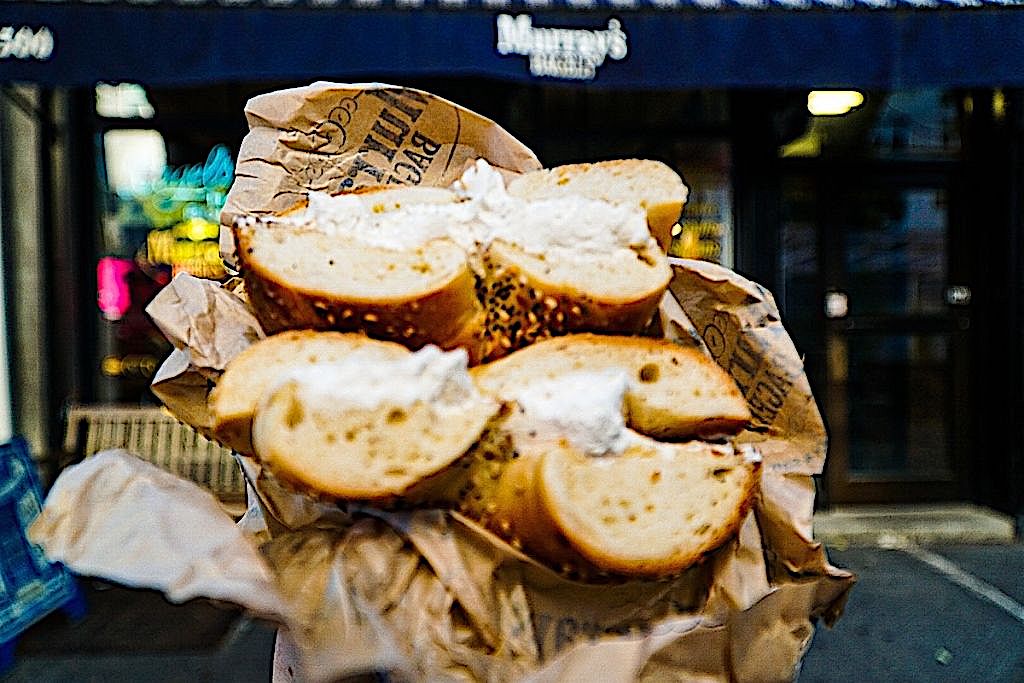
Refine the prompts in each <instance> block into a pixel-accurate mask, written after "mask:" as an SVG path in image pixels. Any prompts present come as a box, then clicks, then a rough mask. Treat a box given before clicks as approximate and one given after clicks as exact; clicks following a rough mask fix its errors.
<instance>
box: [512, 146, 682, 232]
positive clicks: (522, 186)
mask: <svg viewBox="0 0 1024 683" xmlns="http://www.w3.org/2000/svg"><path fill="white" fill-rule="evenodd" d="M508 191H509V194H512V195H515V196H518V197H532V198H534V199H549V198H553V197H564V196H567V195H581V196H584V197H590V198H591V199H600V200H603V201H606V202H609V203H612V204H637V205H639V206H640V207H641V208H643V209H644V211H646V212H647V224H648V226H650V229H651V235H653V236H654V239H656V240H657V241H658V244H659V245H660V246H661V248H662V249H663V250H664V251H666V252H667V251H668V247H669V245H670V244H671V242H672V226H673V225H675V224H676V222H677V221H678V220H679V216H680V214H681V213H682V211H683V206H684V205H685V204H686V199H687V195H688V194H689V191H688V189H687V187H686V185H684V184H683V180H682V178H680V177H679V174H677V173H676V172H675V171H673V170H672V169H671V168H669V167H668V166H667V165H665V164H663V163H661V162H660V161H653V160H650V159H614V160H610V161H598V162H594V163H584V164H567V165H565V166H556V167H554V168H549V169H544V170H540V171H531V172H529V173H524V174H523V175H520V176H518V177H516V178H515V179H513V180H512V181H511V182H509V184H508Z"/></svg>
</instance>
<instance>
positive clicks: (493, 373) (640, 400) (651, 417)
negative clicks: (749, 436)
mask: <svg viewBox="0 0 1024 683" xmlns="http://www.w3.org/2000/svg"><path fill="white" fill-rule="evenodd" d="M615 370H620V371H622V372H623V373H625V375H626V377H627V378H628V384H627V388H626V394H625V406H624V409H625V413H626V422H627V424H628V425H629V426H630V427H631V428H633V429H635V430H636V431H638V432H640V433H642V434H646V435H648V436H652V437H655V438H658V439H667V440H678V439H688V438H692V437H695V436H699V437H714V436H720V435H731V434H736V433H738V432H739V431H741V430H742V429H743V428H744V427H745V426H746V425H747V423H748V422H749V421H750V410H749V408H748V407H747V404H746V401H745V400H744V398H743V395H742V394H741V393H740V391H739V388H738V387H737V386H736V383H735V382H734V381H733V379H732V377H730V376H729V374H728V373H727V372H726V371H725V370H723V369H722V368H721V367H720V366H719V365H718V364H717V363H716V362H715V361H714V360H713V359H712V358H710V357H709V356H708V355H707V354H705V353H703V352H702V351H701V350H699V349H697V348H695V347H689V346H681V345H679V344H676V343H674V342H671V341H668V340H665V339H652V338H647V337H625V336H618V335H598V334H573V335H568V336H564V337H557V338H554V339H547V340H543V341H540V342H537V343H535V344H533V345H531V346H527V347H526V348H523V349H520V350H518V351H516V352H515V353H512V354H510V355H508V356H506V357H505V358H502V359H500V360H497V361H494V362H492V363H487V364H485V365H481V366H478V367H475V368H473V369H472V371H471V372H472V375H473V379H474V381H476V383H477V385H478V386H479V387H480V388H481V390H483V391H484V392H487V393H490V394H492V395H494V396H496V397H498V398H501V399H504V400H510V399H513V398H514V397H515V395H516V394H517V393H518V392H519V391H520V390H521V389H522V388H523V387H525V386H527V385H529V384H530V383H534V382H541V381H548V380H554V379H556V378H558V377H563V376H565V375H567V374H568V373H571V372H580V371H586V372H602V371H615Z"/></svg>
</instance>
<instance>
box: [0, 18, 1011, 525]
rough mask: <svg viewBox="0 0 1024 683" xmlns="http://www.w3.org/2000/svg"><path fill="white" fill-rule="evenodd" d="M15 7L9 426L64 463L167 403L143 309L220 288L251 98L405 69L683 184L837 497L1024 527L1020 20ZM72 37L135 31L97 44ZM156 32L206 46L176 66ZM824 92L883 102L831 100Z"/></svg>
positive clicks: (159, 343) (403, 79) (690, 240)
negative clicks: (144, 162)
mask: <svg viewBox="0 0 1024 683" xmlns="http://www.w3.org/2000/svg"><path fill="white" fill-rule="evenodd" d="M812 5H813V6H812ZM11 7H13V8H14V10H15V11H14V12H13V13H12V14H11V19H10V23H11V28H12V31H13V33H12V35H22V38H21V43H19V45H20V47H19V48H18V49H19V50H20V52H19V53H18V54H20V55H22V56H18V57H7V58H5V59H3V60H0V69H6V70H5V71H0V76H2V80H4V81H5V82H6V85H5V86H4V98H3V101H2V104H0V112H2V114H0V115H2V122H3V129H2V131H3V138H2V146H0V156H2V167H0V168H2V171H3V174H2V175H3V194H2V200H3V212H2V214H0V216H2V221H3V222H2V225H0V228H2V231H3V237H4V241H3V256H4V271H5V274H4V285H5V288H6V292H7V297H6V319H7V326H6V328H7V346H8V349H9V358H10V360H9V362H8V365H7V367H8V368H9V372H10V387H11V391H10V394H9V395H10V406H11V410H10V422H11V425H12V427H11V428H12V430H14V431H17V432H20V433H25V434H27V435H28V436H29V437H30V439H31V440H32V442H33V444H34V446H35V447H36V450H37V452H38V453H39V454H41V457H43V458H46V457H47V456H46V455H45V454H46V453H49V452H51V451H53V450H55V449H56V448H57V447H58V446H59V443H60V434H61V429H62V426H61V423H60V419H59V417H58V416H59V415H60V414H61V410H62V409H63V407H64V406H65V405H66V404H67V403H68V402H80V403H95V402H117V403H140V402H142V403H146V402H153V401H154V399H153V398H152V396H151V394H149V392H148V389H147V385H148V381H149V378H150V377H151V376H152V372H153V371H154V370H155V367H156V363H157V362H158V361H159V360H161V359H162V355H163V354H165V353H166V352H167V350H168V347H167V346H166V342H164V341H163V340H162V338H161V337H160V335H159V334H158V333H156V334H154V330H153V329H152V328H151V326H150V325H148V321H147V319H146V318H145V316H144V313H143V312H142V308H143V307H144V304H145V303H146V301H147V300H148V298H149V297H151V296H152V294H153V293H155V291H156V290H157V289H158V288H159V287H160V286H162V284H163V283H165V282H166V281H167V278H168V277H169V275H170V274H171V273H173V272H174V270H175V269H188V270H192V271H193V272H198V274H206V275H209V276H216V275H217V273H214V272H212V271H209V270H207V271H204V270H203V269H204V268H210V269H216V267H217V266H216V259H215V258H213V259H210V258H208V256H209V254H210V253H211V252H210V245H211V243H212V236H211V234H210V233H209V232H207V229H208V226H207V225H206V224H208V223H210V222H211V221H212V220H213V219H212V218H211V216H213V215H215V211H216V207H217V201H218V199H221V200H222V198H223V197H222V193H223V190H224V187H225V185H224V183H225V182H229V178H225V174H224V166H225V159H230V158H232V156H233V155H234V154H235V153H237V150H238V145H239V143H240V141H241V138H242V136H243V135H244V134H245V132H246V126H245V121H244V118H243V116H242V111H243V107H244V104H245V101H246V100H247V99H248V98H249V97H251V96H253V95H255V94H259V93H261V92H266V91H269V90H274V89H278V88H280V87H285V86H290V85H299V84H305V83H308V82H310V81H311V80H316V79H327V80H338V81H359V80H379V81H384V82H391V83H395V84H399V85H403V86H409V87H417V88H421V89H424V90H427V91H430V92H433V93H435V94H438V95H441V96H444V97H447V98H448V99H451V100H453V101H455V102H458V103H459V104H462V105H463V106H466V107H468V108H470V109H472V110H474V111H477V112H479V113H481V114H484V115H486V116H488V117H490V118H492V119H494V120H495V121H497V122H498V123H500V124H501V125H502V126H503V127H505V128H506V129H507V130H509V131H510V132H512V133H513V134H514V135H516V136H517V137H518V138H520V139H521V140H522V141H523V142H525V143H526V144H527V145H528V146H529V147H531V149H533V150H534V151H535V152H536V153H537V155H538V157H539V158H540V159H541V161H542V162H543V163H544V164H545V165H549V166H550V165H555V164H559V163H567V162H574V161H584V160H593V159H602V158H615V157H647V158H654V159H660V160H662V161H665V162H666V163H668V164H669V165H671V166H672V167H674V168H675V169H677V170H678V171H679V172H680V173H681V174H682V175H683V176H684V178H685V179H686V181H687V183H688V184H689V185H690V186H691V189H692V194H691V200H690V203H689V204H688V206H687V208H686V210H685V212H684V215H683V217H682V220H681V224H680V230H679V233H678V235H677V238H676V240H675V243H674V245H673V250H674V253H675V254H676V255H679V256H686V257H695V258H705V259H709V260H714V261H718V262H720V263H723V264H725V265H727V266H730V267H733V268H735V269H736V270H737V271H738V272H740V273H741V274H743V275H746V276H747V277H750V278H752V279H754V280H757V281H758V282H760V283H762V284H764V285H765V286H767V287H768V288H769V289H770V290H771V291H772V292H773V293H774V294H775V297H776V300H777V302H778V304H779V306H780V309H781V311H782V314H783V322H784V323H785V324H786V326H787V328H788V329H789V330H790V332H791V335H792V337H793V339H794V342H795V343H796V345H797V348H798V350H799V351H800V352H801V354H802V355H803V356H804V358H805V363H806V368H807V372H808V375H809V377H810V379H811V384H812V388H813V389H814V392H815V395H816V397H817V399H818V402H819V405H820V407H821V409H822V412H823V414H824V416H825V419H826V424H827V428H828V431H829V438H830V452H829V458H828V464H827V469H826V471H825V473H824V474H823V475H822V477H821V478H820V484H821V487H820V494H821V495H820V496H819V501H820V504H822V505H826V506H827V505H836V504H849V503H907V502H920V501H943V500H967V501H974V502H978V503H981V504H984V505H989V506H992V507H995V508H997V509H1000V510H1002V511H1004V512H1007V513H1010V514H1015V515H1020V514H1021V513H1022V512H1024V498H1022V493H1021V492H1022V491H1024V461H1022V456H1021V452H1020V451H1021V449H1020V446H1019V443H1020V442H1021V438H1020V437H1021V436H1024V435H1022V434H1020V433H1019V432H1020V431H1021V427H1020V426H1019V424H1018V422H1017V420H1016V419H1015V418H1016V415H1017V414H1019V412H1020V408H1021V406H1022V402H1024V401H1022V399H1024V397H1022V386H1024V382H1022V381H1021V380H1022V379H1024V367H1022V365H1024V363H1022V361H1024V344H1022V339H1021V324H1020V322H1021V321H1020V317H1021V305H1022V302H1021V290H1022V284H1024V263H1022V258H1024V254H1022V250H1021V245H1020V240H1021V237H1020V235H1021V227H1022V226H1021V225H1020V223H1021V211H1020V200H1021V196H1022V194H1021V191H1022V189H1024V184H1022V181H1024V177H1022V170H1021V163H1020V154H1021V142H1022V140H1021V137H1022V133H1024V98H1022V91H1021V90H1020V89H1019V88H1020V87H1021V86H1024V67H1021V66H1019V64H1018V63H1017V61H1018V60H1016V59H1014V58H1013V57H1012V56H1011V55H1012V54H1013V53H1014V50H1015V49H1016V47H1019V46H1022V45H1024V22H1021V21H1020V20H1021V18H1022V17H1024V14H1021V13H1019V12H1018V11H1017V10H1016V9H1015V8H1007V7H999V8H996V7H988V6H986V5H984V3H983V4H982V6H980V7H974V8H958V7H955V6H953V5H952V4H950V5H948V6H946V5H944V6H941V7H939V6H936V7H917V6H915V7H911V5H910V4H909V3H893V4H892V6H885V7H882V6H872V7H868V6H867V5H866V4H861V3H857V2H852V3H849V4H848V5H839V4H835V5H829V6H825V5H823V4H822V5H814V3H809V4H808V5H807V7H803V6H800V7H797V6H796V5H794V4H791V3H790V4H787V3H765V4H763V5H757V6H753V5H742V4H735V5H732V4H721V5H714V6H712V5H710V4H700V5H698V4H693V5H685V6H684V5H682V4H679V3H671V2H665V3H652V4H651V5H650V6H646V5H645V6H641V5H639V4H635V5H634V4H630V5H628V6H627V5H624V4H622V3H618V4H615V5H599V4H588V5H587V6H586V7H583V6H579V5H578V4H575V3H567V4H565V5H559V4H556V3H542V4H540V5H538V4H536V3H534V4H532V5H530V4H524V5H522V6H520V5H519V4H515V3H507V4H505V3H497V4H496V3H489V4H488V3H484V4H481V5H479V6H477V5H472V6H470V5H468V4H459V5H457V6H456V5H454V4H449V5H437V6H433V5H431V6H423V5H416V6H413V5H408V6H406V5H402V4H399V3H396V4H395V5H394V6H390V5H389V6H383V5H381V6H377V5H374V6H372V7H371V6H364V5H357V4H352V5H351V6H350V5H344V6H343V5H341V4H324V3H321V4H317V5H315V6H314V5H312V4H310V6H305V5H303V6H299V5H298V4H295V5H292V6H289V7H280V8H269V7H268V6H263V5H256V4H251V3H250V4H246V5H231V6H228V5H226V4H224V5H221V4H218V5H214V4H213V3H211V4H209V5H204V6H202V7H191V6H190V7H188V8H185V7H181V6H177V5H164V6H161V8H162V10H163V13H162V15H161V16H162V19H161V22H160V23H156V22H154V21H153V15H152V12H151V10H152V9H153V8H152V7H149V8H147V7H142V6H135V5H132V4H128V5H125V6H120V7H113V6H102V7H101V6H95V5H84V4H83V5H76V4H74V3H71V4H67V5H61V6H57V5H50V4H36V3H31V2H28V3H26V2H14V3H11ZM74 22H77V25H78V26H79V27H81V26H93V27H94V28H95V29H96V31H101V30H103V31H106V32H107V33H108V34H111V40H110V45H111V46H110V47H109V49H108V51H107V52H106V53H105V54H104V57H103V59H97V57H96V56H95V54H94V53H95V52H96V50H95V49H94V48H95V46H89V45H78V44H77V42H76V41H77V40H78V39H77V38H72V37H70V33H69V29H68V28H67V27H68V26H69V25H70V24H71V23H74ZM1018 24H1020V25H1021V28H1017V26H1018ZM342 26H343V27H342ZM26 27H27V28H26ZM243 27H244V29H243ZM23 28H24V29H25V30H24V31H23V30H22V29H23ZM44 28H45V29H46V31H43V29H44ZM130 29H131V30H130ZM47 32H48V33H47ZM79 33H82V31H79ZM84 33H85V34H89V32H88V31H84ZM157 33H159V35H162V36H164V37H169V36H181V37H182V42H184V41H185V38H187V39H188V41H189V45H190V48H189V52H188V54H187V55H184V56H182V55H180V54H177V57H176V60H171V61H167V60H168V59H170V52H171V51H172V49H171V48H170V47H168V43H171V44H173V41H169V40H165V41H156V42H159V43H160V44H159V45H158V46H153V42H154V41H153V40H152V38H153V36H154V35H155V34H157ZM29 34H31V35H29ZM0 35H5V34H0ZM225 35H231V36H232V39H231V40H225V39H224V36H225ZM47 36H49V37H47ZM147 36H148V38H149V40H148V41H147V40H145V38H146V37H147ZM12 40H13V38H12ZM951 41H955V44H956V45H959V46H962V49H957V50H949V49H939V48H938V47H937V46H943V45H945V46H948V45H951V44H954V43H953V42H951ZM51 42H52V45H51V44H50V43H51ZM257 44H258V45H259V46H260V49H259V50H253V49H247V48H246V46H249V47H250V48H251V47H252V46H253V45H257ZM147 46H148V47H149V49H148V50H147V49H146V48H147ZM175 49H177V46H176V47H175ZM13 50H14V47H11V54H14V52H13ZM48 50H49V52H48ZM74 58H77V61H74ZM118 84H134V85H132V87H129V88H122V89H120V90H118V87H119V85H118ZM822 90H825V91H836V90H849V91H855V92H856V93H857V94H858V95H859V96H860V97H861V100H860V101H859V102H857V103H856V104H854V105H852V108H851V109H850V110H849V111H847V112H846V113H843V114H834V113H831V114H829V113H817V114H816V113H812V112H811V111H810V109H809V104H810V103H809V101H808V97H809V94H810V93H811V92H812V91H822ZM140 93H141V95H140ZM126 141H127V142H126ZM126 144H134V145H136V147H134V149H139V147H137V145H143V147H145V146H146V145H148V146H149V147H147V149H150V150H151V151H153V155H150V157H148V158H151V159H157V161H156V162H153V163H155V164H156V166H158V167H159V168H157V169H156V171H157V175H158V176H159V178H160V181H161V182H160V183H158V184H157V187H156V189H155V190H154V189H153V187H154V186H153V184H152V183H151V184H150V187H149V189H148V190H147V191H148V192H149V194H148V195H145V193H142V194H143V195H145V196H140V195H139V194H138V193H136V194H132V193H131V192H130V191H129V190H128V189H126V187H127V186H126V183H128V184H130V183H129V180H125V178H128V179H130V178H131V174H132V172H136V173H150V175H152V174H153V172H154V170H153V168H149V169H141V170H140V169H138V168H135V169H133V168H132V167H131V158H132V157H131V155H129V156H128V157H125V155H124V154H121V153H119V152H118V151H117V150H118V149H121V148H124V145H126ZM154 155H155V156H154ZM126 158H127V159H128V161H126ZM126 164H127V166H126ZM151 165H152V164H151ZM161 169H162V170H161ZM161 193H163V194H161ZM122 290H124V291H128V292H129V294H128V296H127V298H122V297H120V295H119V292H121V291H122ZM43 312H45V314H43Z"/></svg>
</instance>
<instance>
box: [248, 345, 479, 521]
mask: <svg viewBox="0 0 1024 683" xmlns="http://www.w3.org/2000/svg"><path fill="white" fill-rule="evenodd" d="M466 363H467V358H466V354H465V352H463V351H461V350H459V351H453V352H450V353H445V352H442V351H441V350H439V349H438V348H437V347H435V346H427V347H424V348H423V349H420V350H419V351H417V352H416V353H410V352H406V354H405V355H404V356H403V357H400V358H397V359H382V358H380V357H379V356H377V357H375V356H371V355H368V354H366V353H365V352H363V351H361V350H357V351H354V352H353V353H352V354H350V355H349V356H348V357H346V358H345V359H343V360H342V362H341V363H339V364H335V365H324V364H321V365H310V366H307V367H305V368H300V369H297V370H296V371H293V372H291V373H289V374H288V375H287V376H286V377H285V378H284V379H283V380H282V381H281V383H280V384H279V385H278V386H277V387H276V388H275V389H273V390H272V391H271V392H270V393H269V394H268V395H267V396H266V398H265V399H264V400H263V401H262V402H261V403H260V405H259V406H258V407H257V409H256V413H255V416H254V418H253V425H252V443H253V449H254V451H255V454H256V457H257V458H258V459H259V460H260V461H261V462H262V463H263V464H265V465H266V466H267V467H268V468H269V469H270V470H271V471H272V472H273V473H274V474H275V475H276V476H277V477H278V478H279V479H280V480H282V481H285V482H287V483H289V484H291V485H292V486H293V487H294V488H296V489H299V490H303V491H308V492H311V493H314V494H317V495H320V496H325V497H328V498H338V499H347V500H365V501H382V500H391V499H393V498H395V497H399V496H401V495H402V494H403V493H405V492H406V491H407V490H409V489H410V488H412V487H413V486H415V485H416V484H418V483H419V482H420V481H421V480H423V479H424V478H426V477H430V476H432V475H434V474H436V473H437V472H439V471H440V470H443V469H445V468H446V467H448V466H449V465H451V464H452V463H453V462H454V461H456V460H457V459H458V458H459V457H460V456H462V455H463V454H465V453H466V452H467V451H468V450H469V449H470V447H472V446H473V444H474V443H476V442H477V441H478V440H479V438H480V436H481V434H483V432H484V428H485V427H486V425H487V423H488V422H489V421H490V419H491V418H492V417H493V416H494V415H495V414H496V413H497V411H498V409H499V404H498V403H497V402H496V401H494V400H491V399H489V398H486V397H484V396H482V395H481V394H480V393H479V392H478V391H477V390H476V388H475V386H474V385H473V383H472V381H471V380H470V378H469V374H468V372H467V371H466Z"/></svg>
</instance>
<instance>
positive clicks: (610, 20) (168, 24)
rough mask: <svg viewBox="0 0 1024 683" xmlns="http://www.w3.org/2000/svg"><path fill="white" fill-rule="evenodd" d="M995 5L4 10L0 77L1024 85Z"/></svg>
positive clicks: (434, 4) (93, 5)
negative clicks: (455, 77)
mask: <svg viewBox="0 0 1024 683" xmlns="http://www.w3.org/2000/svg"><path fill="white" fill-rule="evenodd" d="M1015 5H1016V3H1006V2H993V1H991V0H970V1H968V0H965V1H964V2H946V1H940V0H913V1H908V0H739V1H737V0H526V1H525V2H522V1H520V0H431V1H430V2H427V1H426V0H219V1H217V0H179V1H177V2H173V1H170V0H150V1H146V2H138V3H123V2H84V1H82V0H50V1H37V2H21V1H15V2H12V1H9V0H0V81H2V82H17V81H26V82H36V83H42V84H47V85H91V84H93V83H96V82H97V81H135V82H141V83H145V84H149V85H186V84H190V83H216V82H228V81H259V80H264V79H278V80H280V79H333V80H348V81H353V80H359V79H374V80H376V79H391V80H395V79H400V78H401V77H402V76H408V77H423V76H440V75H444V76H452V75H474V76H486V77H492V78H497V79H503V80H510V81H520V82H530V81H538V80H539V81H552V82H589V83H592V84H593V85H595V86H602V87H629V88H637V87H639V88H719V87H794V88H800V87H828V86H832V87H837V86H853V87H859V88H913V87H935V86H938V87H960V86H964V87H967V86H978V87H988V86H1009V87H1012V86H1024V58H1022V55H1024V5H1022V6H1019V7H1018V6H1015Z"/></svg>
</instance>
